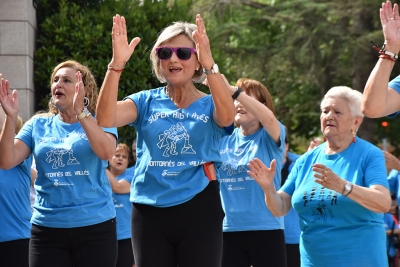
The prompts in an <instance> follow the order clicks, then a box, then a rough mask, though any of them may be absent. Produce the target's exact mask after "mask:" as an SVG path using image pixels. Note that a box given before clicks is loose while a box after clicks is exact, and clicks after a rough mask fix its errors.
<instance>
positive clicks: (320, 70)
mask: <svg viewBox="0 0 400 267" xmlns="http://www.w3.org/2000/svg"><path fill="white" fill-rule="evenodd" d="M379 7H380V5H379V3H376V1H372V0H357V1H347V0H337V1H330V0H276V1H266V0H264V1H263V0H260V1H249V0H231V1H225V0H224V1H214V0H212V1H211V0H202V1H198V2H197V5H196V7H195V8H196V9H200V10H202V11H201V12H206V14H207V17H206V22H207V26H209V27H210V30H209V31H208V33H209V34H210V35H211V36H212V40H213V42H212V44H214V47H213V49H214V50H213V51H215V50H216V51H218V52H217V53H215V54H216V55H217V58H218V62H219V63H220V62H221V63H222V64H221V66H222V71H223V72H224V73H225V74H226V76H227V77H228V79H229V80H230V81H231V82H234V81H236V79H237V78H239V77H243V76H247V77H249V78H253V79H257V80H260V81H262V82H263V83H264V84H265V85H266V86H267V88H269V90H270V92H271V94H272V96H273V97H274V102H275V105H276V111H277V115H278V119H280V120H281V121H282V122H283V123H284V124H285V125H286V126H287V127H288V128H289V131H290V132H292V136H293V135H297V136H300V137H302V138H305V139H306V140H310V139H311V138H312V137H315V136H316V135H320V126H319V125H320V123H319V115H320V111H319V103H320V100H321V99H322V97H323V95H324V94H325V93H326V92H327V91H328V90H329V89H330V88H331V87H333V86H337V85H347V86H350V87H352V88H353V89H356V90H359V91H361V92H362V91H363V89H364V85H365V83H366V81H367V79H368V76H369V73H370V72H371V70H372V68H373V67H374V65H375V63H376V61H377V56H378V54H377V53H376V51H375V50H373V49H372V45H371V44H370V42H369V41H370V40H375V42H382V39H383V38H382V33H381V26H380V22H379ZM212 25H218V27H212ZM397 70H400V69H399V68H397ZM397 73H398V71H397ZM379 125H380V122H378V121H376V120H370V119H365V122H364V123H363V125H362V126H363V127H362V128H361V129H360V131H359V136H361V137H362V138H365V139H367V140H369V141H371V142H376V141H378V140H377V135H376V134H375V131H376V130H378V131H379ZM292 147H294V146H293V145H292Z"/></svg>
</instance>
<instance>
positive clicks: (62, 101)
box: [51, 68, 77, 110]
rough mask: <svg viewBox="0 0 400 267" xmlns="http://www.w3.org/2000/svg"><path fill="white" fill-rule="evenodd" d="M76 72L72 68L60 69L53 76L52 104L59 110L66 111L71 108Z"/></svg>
mask: <svg viewBox="0 0 400 267" xmlns="http://www.w3.org/2000/svg"><path fill="white" fill-rule="evenodd" d="M75 74H76V70H75V69H73V68H61V69H59V70H58V71H57V72H56V74H55V75H54V80H53V81H52V85H51V96H52V98H53V104H54V105H56V106H57V108H58V109H60V110H66V109H69V108H72V107H73V101H74V95H75V84H76V82H77V79H76V77H75Z"/></svg>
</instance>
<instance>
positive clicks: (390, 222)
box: [383, 213, 399, 257]
mask: <svg viewBox="0 0 400 267" xmlns="http://www.w3.org/2000/svg"><path fill="white" fill-rule="evenodd" d="M383 225H384V226H385V230H392V228H393V229H399V226H398V225H397V224H396V222H395V221H394V219H393V214H391V213H385V215H384V217H383ZM390 238H392V240H391V241H390ZM389 241H390V248H389ZM386 251H387V252H388V255H389V256H390V257H394V256H396V252H397V249H396V248H395V247H394V244H393V237H390V235H386Z"/></svg>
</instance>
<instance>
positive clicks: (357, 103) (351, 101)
mask: <svg viewBox="0 0 400 267" xmlns="http://www.w3.org/2000/svg"><path fill="white" fill-rule="evenodd" d="M330 97H340V98H342V99H344V100H345V101H346V102H347V104H348V106H349V108H350V112H351V116H353V117H356V116H361V117H364V114H363V113H362V111H361V102H362V93H361V92H359V91H357V90H354V89H352V88H350V87H347V86H335V87H332V88H331V89H329V91H328V92H327V93H326V94H325V95H324V97H323V98H322V100H321V105H320V108H321V110H322V107H323V105H324V104H325V101H326V100H327V99H328V98H330Z"/></svg>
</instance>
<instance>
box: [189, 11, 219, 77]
mask: <svg viewBox="0 0 400 267" xmlns="http://www.w3.org/2000/svg"><path fill="white" fill-rule="evenodd" d="M196 25H197V30H195V31H194V32H193V34H192V36H193V39H194V41H195V42H196V51H197V56H198V58H199V62H200V64H201V65H202V66H203V67H204V68H206V69H211V67H212V65H213V64H214V60H213V58H212V54H211V48H210V40H209V39H208V36H207V32H206V27H205V25H204V21H203V19H202V18H201V16H200V14H197V16H196Z"/></svg>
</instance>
